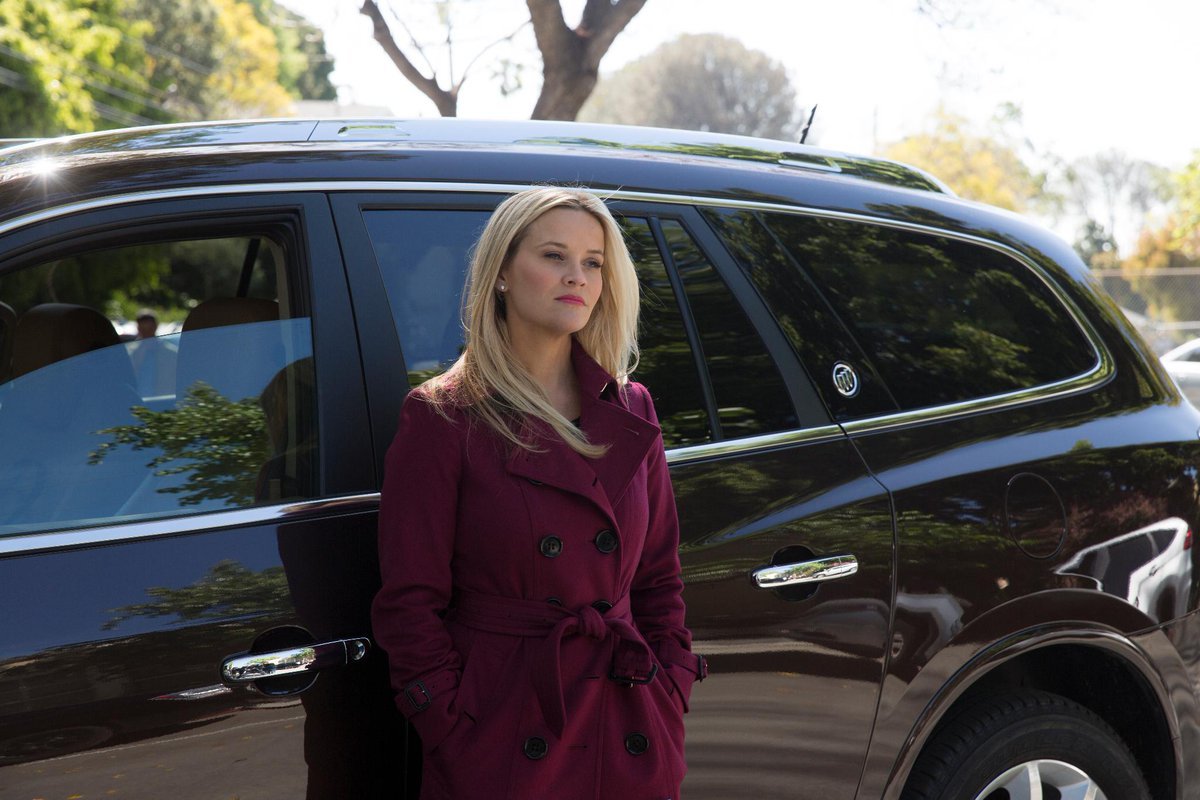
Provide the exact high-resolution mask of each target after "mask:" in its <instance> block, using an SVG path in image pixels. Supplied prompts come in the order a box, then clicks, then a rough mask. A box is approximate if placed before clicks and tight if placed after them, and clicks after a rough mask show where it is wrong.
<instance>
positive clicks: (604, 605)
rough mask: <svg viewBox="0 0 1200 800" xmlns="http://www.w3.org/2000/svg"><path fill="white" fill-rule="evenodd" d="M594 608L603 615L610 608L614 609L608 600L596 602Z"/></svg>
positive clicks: (593, 604)
mask: <svg viewBox="0 0 1200 800" xmlns="http://www.w3.org/2000/svg"><path fill="white" fill-rule="evenodd" d="M592 608H594V609H596V610H597V611H599V612H600V613H601V614H603V613H604V612H605V611H608V610H609V609H610V608H612V603H610V602H608V601H607V600H597V601H596V602H594V603H592Z"/></svg>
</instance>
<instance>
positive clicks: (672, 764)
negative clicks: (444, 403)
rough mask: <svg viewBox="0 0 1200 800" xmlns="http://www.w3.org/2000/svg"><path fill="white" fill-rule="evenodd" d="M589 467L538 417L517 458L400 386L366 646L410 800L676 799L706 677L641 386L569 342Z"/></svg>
mask: <svg viewBox="0 0 1200 800" xmlns="http://www.w3.org/2000/svg"><path fill="white" fill-rule="evenodd" d="M571 357H572V363H573V365H574V368H575V373H576V376H577V378H578V380H579V384H580V387H581V389H582V401H581V411H580V422H579V424H580V426H581V428H582V429H583V430H584V431H585V432H586V433H587V434H588V437H589V439H590V440H591V441H593V442H604V443H609V444H611V448H610V449H609V451H608V452H607V453H606V454H605V455H604V456H603V457H602V458H599V459H596V460H592V459H588V458H586V457H584V456H581V455H579V454H578V453H576V452H575V451H573V450H571V449H570V448H569V447H568V446H567V445H566V444H565V442H563V441H562V439H561V438H560V437H558V436H557V434H555V433H553V430H552V429H551V428H549V426H545V425H544V423H541V422H540V421H539V422H537V423H536V424H537V425H538V426H539V428H538V431H539V439H538V443H539V445H540V446H541V447H542V448H543V450H544V452H540V453H531V452H529V451H525V450H513V449H512V448H507V447H506V445H505V444H504V443H503V442H502V441H501V440H500V439H499V437H497V436H495V434H494V433H492V432H491V430H490V429H489V428H487V427H486V426H485V425H484V424H482V423H480V422H478V421H475V422H473V423H472V422H471V421H470V420H468V419H467V418H466V416H465V415H464V414H462V413H461V412H459V411H455V412H452V413H451V420H446V419H444V418H443V417H441V416H440V415H438V414H437V413H436V412H435V411H434V410H433V409H432V408H431V407H430V406H429V404H428V403H427V402H426V401H424V400H423V399H421V397H420V396H419V393H412V394H410V395H409V396H408V398H406V400H405V402H404V406H403V408H402V410H401V414H400V424H399V430H398V431H397V434H396V438H395V440H394V442H393V443H392V446H391V448H390V449H389V450H388V454H387V462H386V470H385V475H384V487H383V495H382V503H381V509H380V520H379V524H380V530H379V553H380V567H381V571H382V577H383V587H382V589H381V590H380V592H379V594H378V595H377V597H376V598H375V603H374V607H373V610H372V623H373V627H374V633H375V638H376V641H377V642H378V643H379V645H380V646H381V647H382V648H383V649H384V650H385V651H386V652H387V654H388V661H389V664H390V670H391V679H392V685H393V687H394V689H395V691H396V693H397V694H396V704H397V706H398V707H399V709H400V710H401V712H403V713H404V715H405V716H406V717H408V718H409V719H410V720H411V722H412V724H413V726H414V727H415V728H416V730H417V732H418V733H419V735H420V737H421V741H422V746H423V749H424V772H423V775H424V777H423V782H422V788H421V798H422V800H435V799H436V798H453V799H454V800H459V798H468V797H471V798H474V797H488V798H514V800H515V799H518V798H521V799H523V798H554V799H555V800H572V799H573V798H579V799H580V800H583V798H588V800H601V799H607V798H619V799H620V800H642V799H643V798H644V799H645V800H664V798H678V797H679V786H680V782H681V781H682V780H683V775H684V771H685V761H684V748H683V734H684V730H683V716H682V715H683V714H684V713H685V712H686V711H687V706H688V697H689V695H690V692H691V687H692V682H693V681H694V680H696V679H697V678H702V677H703V676H704V671H705V667H704V662H703V660H702V659H700V658H698V657H697V656H695V655H693V654H692V653H691V651H690V648H691V634H690V633H689V631H688V630H687V628H686V627H685V626H684V606H683V601H682V598H681V596H680V592H681V590H682V588H683V584H682V580H681V578H680V569H679V557H678V552H677V548H678V543H679V527H678V520H677V517H676V511H675V501H674V496H673V494H672V491H671V482H670V476H669V474H668V472H667V465H666V461H665V457H664V452H663V441H662V435H661V431H660V429H659V427H658V420H657V417H656V415H655V412H654V407H653V404H652V402H651V400H650V395H649V393H648V392H647V391H646V389H645V387H643V386H641V385H640V384H637V383H630V384H628V386H627V387H626V392H624V393H622V392H621V391H619V390H618V386H617V383H616V381H615V380H613V378H612V376H610V375H608V374H607V373H606V372H605V371H604V369H603V368H601V367H600V366H599V365H598V364H597V363H596V362H595V361H594V360H593V359H592V358H591V357H590V356H589V355H588V354H587V352H586V351H585V350H584V349H583V347H582V346H581V345H580V344H579V343H578V342H577V341H575V340H573V343H572V353H571Z"/></svg>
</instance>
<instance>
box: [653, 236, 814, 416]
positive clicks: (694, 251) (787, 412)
mask: <svg viewBox="0 0 1200 800" xmlns="http://www.w3.org/2000/svg"><path fill="white" fill-rule="evenodd" d="M662 232H663V238H664V239H665V240H666V243H667V250H668V252H669V253H670V256H671V261H672V263H673V264H674V267H675V272H676V274H677V275H678V276H679V282H680V284H682V286H683V291H684V294H685V296H686V297H687V303H688V307H689V309H690V311H691V314H692V319H693V320H694V321H695V325H696V331H697V335H698V338H699V345H700V349H701V351H702V352H703V353H704V361H705V363H706V365H707V366H708V377H709V381H710V382H711V383H712V389H713V395H714V397H715V398H716V404H717V420H718V422H719V423H720V426H721V433H722V436H723V438H726V439H732V438H736V437H740V436H754V435H757V434H764V433H773V432H775V431H784V430H789V429H792V428H795V427H796V426H797V421H796V412H795V408H794V407H793V406H792V401H791V398H790V397H789V396H788V393H787V389H786V388H785V387H784V385H783V377H782V376H781V375H780V374H779V370H778V369H777V368H776V366H775V362H774V360H772V358H771V355H770V353H768V352H767V348H766V345H765V344H764V343H763V340H762V338H761V337H760V336H759V335H758V332H757V331H756V330H755V329H754V326H753V325H752V324H751V322H750V318H749V317H747V316H746V312H745V311H744V310H743V309H742V307H741V306H740V305H739V304H738V301H737V299H736V298H735V297H734V296H733V295H732V293H730V291H729V287H728V286H727V285H726V283H725V281H724V280H723V279H722V278H721V276H720V274H718V272H717V270H716V269H715V268H714V267H713V264H712V262H711V261H710V260H709V259H708V257H707V256H706V255H705V254H704V253H703V251H701V249H700V247H699V246H698V245H697V244H696V242H695V240H694V239H693V238H692V237H691V235H690V234H689V233H688V232H687V230H686V229H684V227H683V225H682V224H680V223H679V222H678V221H676V220H663V221H662Z"/></svg>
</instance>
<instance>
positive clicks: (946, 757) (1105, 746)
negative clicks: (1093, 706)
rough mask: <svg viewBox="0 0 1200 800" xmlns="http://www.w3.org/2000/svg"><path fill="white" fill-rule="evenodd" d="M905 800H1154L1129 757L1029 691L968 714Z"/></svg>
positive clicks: (1055, 700) (1082, 716) (948, 730)
mask: <svg viewBox="0 0 1200 800" xmlns="http://www.w3.org/2000/svg"><path fill="white" fill-rule="evenodd" d="M901 797H902V800H1018V799H1021V800H1024V799H1025V798H1036V797H1040V798H1062V800H1069V799H1070V798H1079V799H1080V800H1083V799H1084V798H1087V800H1149V797H1150V792H1149V790H1148V789H1147V788H1146V781H1145V779H1144V778H1143V777H1142V772H1141V770H1140V769H1139V768H1138V765H1137V762H1136V761H1134V759H1133V756H1132V755H1131V754H1130V752H1129V749H1128V748H1127V747H1125V744H1124V742H1122V741H1121V739H1120V737H1118V736H1117V734H1116V733H1115V732H1114V731H1113V729H1112V728H1110V727H1109V726H1108V724H1107V723H1105V722H1104V720H1102V719H1100V718H1099V717H1098V716H1096V715H1095V714H1094V713H1092V712H1091V711H1089V710H1088V709H1086V708H1084V707H1083V706H1081V705H1079V704H1078V703H1075V702H1073V701H1071V700H1068V699H1066V698H1065V697H1060V696H1059V695H1055V694H1050V693H1049V692H1040V691H1022V692H1019V693H1012V694H1005V695H1001V696H998V697H989V698H984V699H981V700H980V701H978V702H975V703H972V704H971V705H969V706H967V707H965V708H964V709H963V710H962V711H961V712H960V713H958V714H957V715H955V716H954V717H953V718H952V719H951V720H950V721H949V722H948V723H947V725H946V726H945V728H944V729H943V730H942V731H941V732H940V733H938V734H937V736H936V738H935V739H934V740H933V741H932V742H931V743H930V744H929V745H928V746H927V747H926V748H925V751H924V752H922V753H921V756H920V758H918V759H917V763H916V766H915V767H914V768H913V772H912V775H911V776H910V777H909V781H908V785H907V786H906V787H905V790H904V794H903V795H901Z"/></svg>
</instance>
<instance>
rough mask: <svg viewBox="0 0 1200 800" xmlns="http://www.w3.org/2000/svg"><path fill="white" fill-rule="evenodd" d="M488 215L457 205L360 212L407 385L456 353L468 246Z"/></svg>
mask: <svg viewBox="0 0 1200 800" xmlns="http://www.w3.org/2000/svg"><path fill="white" fill-rule="evenodd" d="M490 215H491V214H490V212H488V211H462V210H455V211H428V210H418V209H403V210H398V209H369V210H366V211H364V212H363V222H364V223H365V224H366V227H367V235H368V236H369V237H370V240H371V247H372V249H373V250H374V252H375V260H376V262H377V263H378V264H379V269H380V272H381V273H382V275H383V284H384V289H385V291H386V292H387V296H388V304H389V305H390V306H391V309H392V318H393V319H394V320H395V323H396V331H397V333H398V334H399V335H400V347H401V348H402V350H403V352H404V362H405V365H406V366H407V368H408V381H409V385H410V386H417V385H418V384H420V383H422V382H423V381H425V380H428V379H429V378H432V377H433V376H434V375H437V374H438V373H439V372H441V371H442V370H444V369H446V368H447V367H449V366H450V365H451V364H453V363H454V361H455V359H457V358H458V356H459V355H460V353H461V352H462V350H461V348H462V341H463V330H462V321H461V312H460V308H461V303H462V290H463V285H464V284H465V282H466V277H467V268H468V266H469V265H470V249H471V247H472V245H474V244H475V241H476V240H477V239H478V238H479V234H480V233H481V232H482V231H483V226H484V225H485V224H487V220H488V217H489V216H490Z"/></svg>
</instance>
